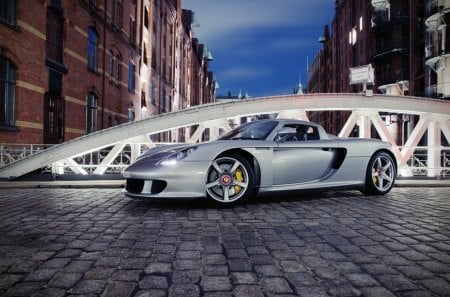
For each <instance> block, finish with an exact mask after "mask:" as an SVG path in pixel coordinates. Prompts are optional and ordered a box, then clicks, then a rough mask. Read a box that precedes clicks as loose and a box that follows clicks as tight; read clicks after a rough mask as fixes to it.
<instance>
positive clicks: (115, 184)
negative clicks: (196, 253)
mask: <svg viewBox="0 0 450 297" xmlns="http://www.w3.org/2000/svg"><path fill="white" fill-rule="evenodd" d="M395 186H396V187H450V179H440V180H437V179H420V178H417V179H402V178H400V179H397V180H396V182H395ZM124 187H125V180H121V179H117V180H101V179H100V180H99V179H95V180H56V181H0V189H17V188H74V189H86V188H124Z"/></svg>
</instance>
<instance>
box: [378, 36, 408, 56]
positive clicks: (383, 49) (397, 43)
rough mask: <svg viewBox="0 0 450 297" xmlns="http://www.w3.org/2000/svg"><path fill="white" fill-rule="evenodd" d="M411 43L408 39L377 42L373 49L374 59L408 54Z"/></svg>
mask: <svg viewBox="0 0 450 297" xmlns="http://www.w3.org/2000/svg"><path fill="white" fill-rule="evenodd" d="M408 49H409V43H408V39H407V38H400V39H394V38H393V39H389V40H382V41H381V42H376V43H375V46H374V47H373V48H372V59H373V60H378V59H383V58H387V57H390V56H392V55H397V54H408Z"/></svg>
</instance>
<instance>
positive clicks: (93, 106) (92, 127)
mask: <svg viewBox="0 0 450 297" xmlns="http://www.w3.org/2000/svg"><path fill="white" fill-rule="evenodd" d="M97 107H98V97H97V95H95V94H94V93H92V92H91V93H88V95H87V102H86V133H92V132H95V131H97Z"/></svg>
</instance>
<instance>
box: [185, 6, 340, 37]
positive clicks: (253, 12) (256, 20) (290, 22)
mask: <svg viewBox="0 0 450 297" xmlns="http://www.w3.org/2000/svg"><path fill="white" fill-rule="evenodd" d="M332 1H333V0H314V1H305V0H276V1H274V0H245V1H244V0H208V1H205V0H183V2H182V5H183V8H185V9H191V10H193V11H194V12H195V13H196V18H197V19H198V22H199V23H200V27H198V28H195V30H194V35H195V36H196V37H198V38H199V39H200V41H201V42H205V41H206V42H208V43H213V44H216V43H217V42H219V41H220V40H224V39H226V40H229V38H232V37H233V36H237V37H239V36H241V35H242V34H246V33H247V32H248V31H251V30H263V29H264V28H276V27H283V26H302V25H305V26H307V25H308V24H310V23H312V22H314V21H317V18H321V19H324V20H326V19H327V18H330V17H331V16H327V15H324V14H326V13H324V10H323V7H324V3H328V4H329V3H330V2H332ZM306 2H307V3H306ZM202 24H204V25H202Z"/></svg>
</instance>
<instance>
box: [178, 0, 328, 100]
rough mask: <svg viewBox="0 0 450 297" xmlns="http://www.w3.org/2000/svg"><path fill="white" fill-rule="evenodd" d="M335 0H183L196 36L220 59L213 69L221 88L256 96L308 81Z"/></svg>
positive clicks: (287, 89) (287, 91)
mask: <svg viewBox="0 0 450 297" xmlns="http://www.w3.org/2000/svg"><path fill="white" fill-rule="evenodd" d="M334 3H335V1H334V0H182V7H183V9H189V10H193V11H194V12H195V17H196V19H197V22H198V24H199V25H200V26H199V27H195V28H194V37H196V38H197V39H198V40H199V42H200V43H203V44H206V46H207V47H208V49H209V50H210V51H211V53H212V56H213V58H214V60H213V61H212V62H210V64H209V68H210V70H212V71H213V72H214V74H215V76H216V78H217V81H218V83H219V86H220V88H219V89H217V92H216V95H226V94H227V93H228V91H230V92H231V93H232V95H238V93H239V92H241V93H242V94H245V93H246V92H247V94H248V95H249V96H252V97H262V96H273V95H283V94H292V93H293V90H294V88H295V87H296V86H297V85H298V83H299V81H301V83H302V84H303V87H305V86H306V82H307V62H308V61H309V63H311V62H312V60H313V59H314V57H315V56H316V55H317V53H318V52H319V50H320V48H321V47H322V45H321V44H320V43H319V42H318V39H319V37H320V36H322V35H323V28H324V26H325V25H326V24H331V22H332V20H333V17H334Z"/></svg>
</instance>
